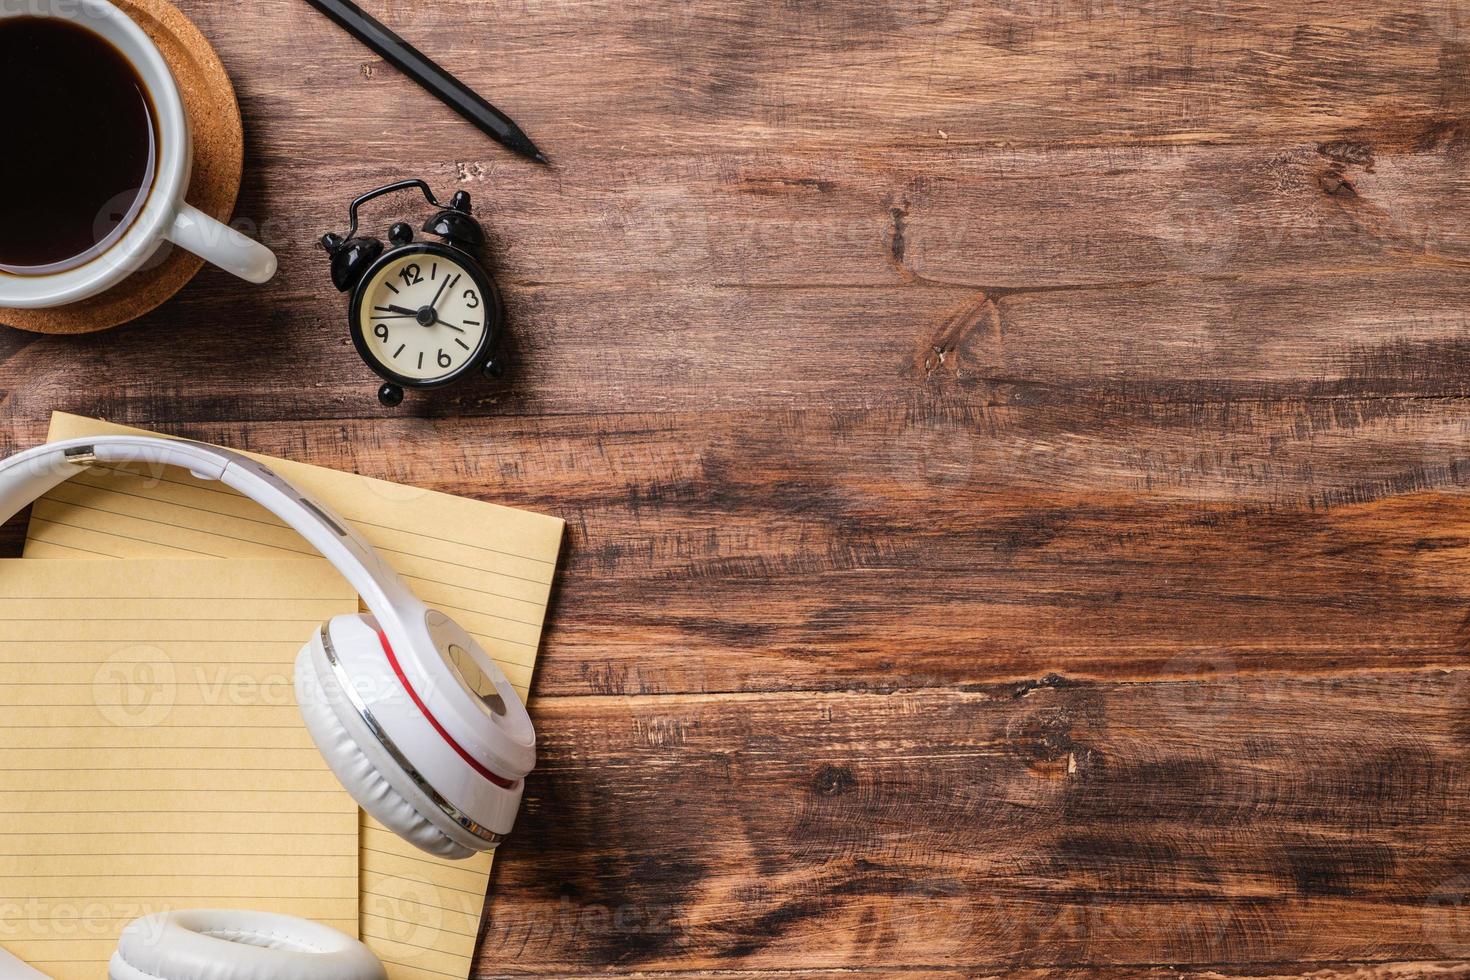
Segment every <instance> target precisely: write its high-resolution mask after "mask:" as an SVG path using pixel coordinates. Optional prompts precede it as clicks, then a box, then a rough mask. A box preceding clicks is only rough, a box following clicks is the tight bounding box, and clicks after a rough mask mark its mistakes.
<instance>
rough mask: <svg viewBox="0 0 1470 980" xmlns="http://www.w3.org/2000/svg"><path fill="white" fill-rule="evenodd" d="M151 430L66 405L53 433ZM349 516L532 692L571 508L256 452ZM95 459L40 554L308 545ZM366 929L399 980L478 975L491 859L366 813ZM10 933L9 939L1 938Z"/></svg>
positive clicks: (254, 551) (221, 493) (35, 530)
mask: <svg viewBox="0 0 1470 980" xmlns="http://www.w3.org/2000/svg"><path fill="white" fill-rule="evenodd" d="M106 434H133V435H148V434H151V433H145V432H143V431H142V430H138V429H129V428H124V427H122V426H117V425H112V424H110V423H106V422H99V421H96V420H92V419H85V418H80V417H78V416H74V415H65V414H61V413H57V414H55V415H53V416H52V420H51V432H50V438H51V439H52V440H59V439H71V438H77V437H82V436H89V435H106ZM255 458H256V459H259V460H261V461H262V462H265V463H267V464H269V465H270V466H272V467H273V468H275V469H276V470H277V472H279V473H280V474H281V475H282V476H283V477H285V478H286V479H287V480H290V481H291V482H293V483H295V484H297V485H298V486H300V487H301V488H302V489H303V490H306V491H308V492H309V493H311V494H313V495H316V496H318V497H320V498H321V499H322V500H323V501H324V502H325V503H326V504H327V505H328V506H330V507H332V508H333V509H334V510H336V511H337V512H338V513H340V514H341V515H342V516H343V517H345V518H347V519H348V520H350V521H352V522H353V524H354V525H355V526H356V527H357V528H358V530H360V531H361V532H362V534H363V536H364V537H366V538H367V539H368V540H369V541H370V542H371V543H372V544H373V545H374V547H376V548H377V549H378V550H379V551H380V552H381V553H382V555H383V557H384V559H385V560H386V561H388V563H389V564H391V565H392V566H393V567H394V568H396V569H397V570H398V572H399V573H400V574H401V575H402V576H403V577H404V579H405V580H406V581H407V582H408V584H409V586H410V587H411V588H412V589H413V590H414V591H415V592H416V593H417V594H418V596H419V597H420V598H421V599H423V600H424V602H426V603H428V604H429V605H430V606H432V607H435V608H438V609H442V610H444V612H446V613H448V614H449V615H450V616H452V617H454V619H455V620H456V621H457V622H458V623H459V624H460V625H461V626H463V627H464V628H465V629H466V630H467V631H468V632H470V633H471V634H472V635H473V636H474V637H475V638H476V639H477V640H479V641H480V643H481V645H482V646H484V648H485V650H486V651H487V652H488V653H489V654H490V655H491V656H492V657H494V658H495V660H496V662H497V663H499V664H500V666H501V668H502V669H503V670H504V671H505V673H506V676H507V677H508V678H509V679H510V682H511V684H512V685H513V686H514V687H515V689H516V692H517V693H518V694H519V695H520V696H521V698H522V699H525V698H526V697H527V696H528V694H529V689H530V685H531V674H532V671H533V669H534V667H535V662H536V654H537V651H538V648H539V645H540V640H541V628H542V624H543V622H544V620H545V616H546V605H547V602H548V600H549V598H550V593H551V585H552V579H553V576H554V574H555V571H556V560H557V555H558V553H559V551H560V549H561V540H562V534H563V531H564V529H565V523H564V522H563V521H561V520H558V519H555V518H550V517H544V516H542V515H539V514H531V513H528V512H526V511H520V510H513V509H510V508H506V507H499V506H496V505H494V504H487V503H482V502H479V501H473V500H466V499H463V498H460V497H452V496H449V495H447V494H442V493H436V492H433V491H428V490H420V489H416V488H412V487H404V486H400V485H398V484H393V483H387V482H384V481H381V480H375V479H371V478H368V477H362V476H356V475H353V474H350V473H342V472H338V471H336V470H328V469H323V468H321V467H316V466H309V465H306V464H303V463H296V462H291V461H287V460H279V459H273V458H271V457H266V456H256V457H255ZM134 470H135V472H127V471H126V470H123V469H118V468H104V467H96V468H93V469H92V470H89V471H88V472H86V473H84V474H82V475H81V476H79V477H77V478H74V479H73V480H71V481H69V482H68V483H65V484H62V485H61V486H59V487H57V488H56V489H55V490H54V491H52V492H51V493H50V494H49V495H47V496H46V497H45V498H43V499H42V500H41V501H39V502H38V503H37V504H36V506H35V508H34V509H33V512H32V517H31V525H30V529H29V534H28V537H27V541H26V552H25V553H26V556H27V557H32V558H37V557H39V558H85V557H94V558H132V557H150V556H152V557H195V558H209V557H213V558H259V557H276V558H279V557H282V556H292V555H296V556H302V557H305V556H308V555H311V554H313V552H312V551H311V549H310V547H309V546H308V545H307V544H306V542H304V541H303V540H301V538H300V537H298V536H297V535H296V533H295V532H293V531H292V530H290V529H289V528H288V527H286V526H285V525H284V524H283V523H282V522H281V521H280V520H279V519H277V518H276V517H275V516H274V515H272V514H270V513H269V512H267V511H266V510H264V509H263V508H262V507H260V506H259V505H257V504H256V503H254V502H253V501H251V500H248V499H246V498H245V497H243V496H241V495H239V494H237V493H235V492H234V491H232V490H229V489H228V488H224V487H220V486H219V485H218V484H213V483H205V482H201V481H199V480H196V479H194V478H193V477H191V476H190V475H189V474H188V473H185V472H183V471H181V470H173V469H166V470H151V471H147V472H144V471H142V468H134ZM361 848H362V852H361V862H360V866H361V875H362V881H361V885H362V893H361V931H362V938H363V941H364V942H365V943H367V944H368V946H369V947H371V948H372V949H373V951H374V952H376V953H377V954H378V956H379V957H380V958H382V959H383V961H384V962H385V963H386V964H388V969H389V976H390V978H391V980H436V978H444V977H452V978H455V980H463V978H465V977H467V976H469V972H470V967H471V965H472V960H473V956H474V947H475V938H476V935H477V934H478V932H479V927H480V915H481V912H482V911H483V908H484V895H485V888H486V885H487V883H488V880H489V874H490V858H489V856H488V855H481V856H478V857H476V858H472V859H470V860H468V861H444V860H440V859H437V858H433V857H431V856H429V855H427V854H424V853H423V852H421V851H419V850H418V849H416V848H414V847H412V846H411V845H408V844H405V843H403V842H402V841H400V840H398V839H397V837H395V836H394V835H393V834H392V833H391V832H390V831H387V830H385V829H384V828H383V827H382V826H381V825H379V824H378V823H377V822H376V821H374V820H373V819H372V818H370V817H368V816H367V815H366V814H363V816H362V829H361ZM3 944H4V941H3V938H0V945H3Z"/></svg>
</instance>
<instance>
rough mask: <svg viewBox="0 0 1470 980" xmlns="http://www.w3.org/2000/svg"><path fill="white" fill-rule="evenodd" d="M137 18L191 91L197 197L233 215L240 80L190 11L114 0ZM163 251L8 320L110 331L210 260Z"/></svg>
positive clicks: (240, 148) (193, 196) (164, 0)
mask: <svg viewBox="0 0 1470 980" xmlns="http://www.w3.org/2000/svg"><path fill="white" fill-rule="evenodd" d="M112 2H113V3H114V4H115V5H116V6H117V7H118V8H120V9H121V10H122V11H123V12H124V13H126V14H127V15H128V16H129V17H131V18H133V20H135V21H137V23H138V26H140V27H142V28H143V30H144V31H146V32H147V33H148V36H149V37H151V38H153V42H154V43H155V44H157V45H158V48H159V50H160V51H162V52H163V57H164V60H165V61H167V62H168V64H169V67H170V68H172V69H173V73H174V78H175V79H176V80H177V81H178V83H179V92H180V93H181V94H182V95H183V97H184V111H186V112H187V113H188V114H189V124H190V126H191V128H192V129H193V131H194V173H193V177H192V178H191V180H190V182H189V193H188V195H187V199H188V201H189V203H190V204H192V205H194V206H195V207H196V208H198V209H199V210H201V211H203V212H204V213H205V214H208V215H210V216H211V217H214V218H217V219H219V220H220V221H229V220H230V217H231V216H232V214H233V213H234V210H235V199H236V197H238V196H239V193H240V173H241V171H242V169H243V167H244V162H245V135H244V127H243V126H242V124H241V122H240V104H239V103H238V102H236V101H235V87H234V85H232V84H230V76H229V75H228V74H226V73H225V66H224V65H223V64H221V63H220V60H219V55H217V54H215V51H214V48H213V47H211V46H210V44H209V42H208V41H207V40H205V38H204V35H203V34H201V33H199V28H197V27H195V26H194V24H193V22H192V21H190V20H189V18H187V17H185V16H184V15H183V13H182V12H181V11H180V10H179V8H177V7H175V6H174V5H173V4H171V3H169V2H168V0H112ZM159 256H164V257H163V258H162V259H161V261H160V260H159V259H158V258H155V259H154V260H153V261H152V262H150V263H149V264H148V265H146V266H145V267H144V268H143V269H141V270H139V271H138V272H135V273H133V274H132V275H131V276H129V277H128V278H127V279H124V280H123V281H122V282H120V283H118V284H117V285H116V286H113V287H112V288H111V289H109V290H107V291H106V292H104V293H101V294H99V295H97V296H93V297H92V298H90V299H84V300H80V301H78V302H76V303H71V304H69V305H67V306H59V307H56V308H55V309H49V310H0V323H3V324H5V325H7V326H12V327H19V328H20V329H21V330H31V331H34V332H36V333H49V334H80V333H93V332H95V331H98V330H106V329H108V328H110V327H116V326H118V325H119V324H123V323H127V322H128V321H129V320H136V319H137V318H138V317H140V316H142V315H143V314H145V313H148V312H149V311H151V310H153V309H156V308H157V307H158V306H160V305H161V304H162V303H164V302H165V301H166V300H168V299H170V298H171V297H173V295H174V294H175V293H177V292H178V291H179V290H181V289H183V288H184V286H186V285H187V284H188V282H189V280H190V279H193V278H194V274H195V273H197V272H198V271H199V269H200V267H201V266H203V265H204V260H203V259H201V258H198V257H197V256H195V255H191V254H190V253H188V252H186V251H184V250H183V249H181V248H178V247H176V246H171V245H169V244H168V243H164V245H163V246H161V250H160V252H159Z"/></svg>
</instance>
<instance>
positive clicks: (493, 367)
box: [485, 357, 505, 378]
mask: <svg viewBox="0 0 1470 980" xmlns="http://www.w3.org/2000/svg"><path fill="white" fill-rule="evenodd" d="M485 377H487V378H503V377H505V362H504V361H502V360H501V359H500V358H498V357H492V358H490V360H488V361H486V362H485Z"/></svg>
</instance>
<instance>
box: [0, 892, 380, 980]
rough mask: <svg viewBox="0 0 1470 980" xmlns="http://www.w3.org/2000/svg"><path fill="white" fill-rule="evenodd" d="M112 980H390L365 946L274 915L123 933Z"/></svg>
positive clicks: (236, 914)
mask: <svg viewBox="0 0 1470 980" xmlns="http://www.w3.org/2000/svg"><path fill="white" fill-rule="evenodd" d="M0 975H3V976H10V974H9V973H5V974H0ZM36 975H37V976H40V974H39V973H38V974H36ZM107 976H108V978H109V980H281V978H283V977H290V978H292V980H386V977H387V974H386V973H385V972H384V971H383V964H382V963H380V962H379V961H378V958H377V957H376V956H374V955H373V954H372V953H371V952H370V951H369V950H368V948H367V947H366V946H364V945H363V944H362V943H360V942H358V941H357V940H355V939H351V938H349V937H348V936H346V935H344V934H342V933H340V932H338V931H337V930H335V929H331V928H328V927H327V926H323V925H318V924H317V923H315V922H308V921H307V920H305V919H298V918H295V917H294V916H289V915H276V914H272V913H269V912H243V911H240V910H237V909H194V910H190V911H180V912H160V913H158V914H156V915H150V916H145V917H144V918H141V919H137V920H135V921H134V922H133V923H132V924H131V925H129V926H128V927H127V928H126V929H124V930H123V933H122V938H121V939H120V940H119V942H118V945H117V952H115V953H113V954H112V960H111V962H109V963H108V965H107Z"/></svg>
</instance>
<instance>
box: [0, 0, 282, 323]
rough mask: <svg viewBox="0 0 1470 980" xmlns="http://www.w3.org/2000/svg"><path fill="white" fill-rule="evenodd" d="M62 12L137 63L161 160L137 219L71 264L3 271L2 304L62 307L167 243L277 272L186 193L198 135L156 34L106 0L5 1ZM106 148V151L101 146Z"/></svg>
mask: <svg viewBox="0 0 1470 980" xmlns="http://www.w3.org/2000/svg"><path fill="white" fill-rule="evenodd" d="M6 17H58V18H62V19H65V20H69V21H71V22H73V23H75V24H78V25H80V26H82V27H85V28H87V29H88V30H90V31H92V32H94V33H96V34H99V35H101V36H102V37H103V38H105V39H106V40H107V41H109V42H110V43H111V44H112V46H113V47H115V48H117V50H118V51H120V52H121V53H122V54H123V56H124V57H125V58H127V60H128V61H129V62H130V63H131V64H132V66H133V69H134V70H135V71H136V72H137V73H138V77H139V78H140V79H142V81H143V84H144V86H146V87H147V89H148V94H149V96H150V97H151V99H152V101H153V110H154V120H153V121H154V125H155V126H156V127H157V132H156V133H155V136H156V137H157V151H156V153H157V159H156V160H155V165H154V175H153V185H152V187H151V188H150V189H149V191H148V196H147V199H146V201H145V203H144V204H143V207H142V209H141V210H139V211H138V213H137V214H136V216H134V218H133V221H132V224H131V225H129V226H128V227H127V229H126V230H124V231H123V232H122V234H121V235H119V236H118V237H117V238H116V240H115V241H113V242H112V243H111V244H110V245H109V246H108V247H107V248H105V249H104V250H103V251H102V252H100V253H99V254H98V255H96V256H94V257H92V258H90V259H89V260H87V261H86V262H84V263H83V264H81V265H78V266H76V267H74V268H63V269H62V270H60V271H57V272H48V273H45V274H40V275H28V274H27V275H17V274H11V273H8V272H4V271H0V307H10V308H16V309H37V308H44V307H52V306H63V305H65V304H67V303H75V302H76V301H77V300H81V299H86V298H87V297H89V296H95V295H97V294H98V293H101V292H104V291H105V290H107V289H109V288H111V287H112V286H115V285H117V284H118V283H119V282H121V281H122V280H124V279H126V278H127V277H128V276H129V275H131V274H132V273H134V272H136V271H137V270H138V269H139V268H141V267H142V266H143V265H144V264H145V263H146V262H147V261H148V260H149V259H150V258H152V256H153V254H154V253H155V252H156V251H157V250H158V249H159V248H160V247H162V246H163V244H164V243H165V242H173V243H174V244H175V245H178V246H180V247H182V248H185V249H188V250H189V251H190V252H193V253H194V254H195V255H198V256H200V257H201V258H203V259H205V260H206V261H208V262H211V263H213V264H214V265H217V266H219V267H220V268H221V269H224V270H225V271H227V272H232V273H234V274H235V275H237V276H239V277H240V278H241V279H245V280H248V281H249V282H254V283H262V282H266V281H267V280H269V279H270V278H271V277H272V276H274V275H275V274H276V257H275V255H274V254H273V253H272V252H271V250H270V249H268V248H266V247H265V246H264V245H261V244H260V243H259V242H255V241H252V240H251V239H249V238H246V237H245V236H244V235H242V234H240V233H239V232H238V231H235V230H234V229H233V228H231V227H230V226H228V225H225V224H221V223H220V222H218V221H216V220H214V219H213V218H211V217H210V216H209V215H207V214H205V213H204V212H202V211H200V210H198V209H197V208H194V207H191V206H190V205H189V203H188V202H187V201H185V200H184V195H185V193H186V192H187V191H188V189H189V176H190V174H191V173H192V171H193V166H194V140H193V135H192V134H191V133H190V131H189V117H188V115H187V114H186V113H185V112H184V102H183V99H182V98H181V97H180V96H179V86H178V83H177V82H176V81H175V80H174V76H173V73H172V72H171V71H170V70H169V67H168V63H167V62H165V61H164V60H163V54H162V53H161V52H160V51H159V50H158V47H157V45H155V44H154V43H153V41H152V39H151V38H149V37H148V35H147V34H145V33H143V29H142V28H141V27H139V26H138V25H137V24H135V23H134V22H133V20H132V19H131V18H130V17H128V16H127V14H124V13H123V12H122V11H121V10H119V9H117V8H116V7H114V6H113V5H112V4H110V3H108V2H107V0H28V2H18V0H0V18H6ZM99 152H105V150H99Z"/></svg>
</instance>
